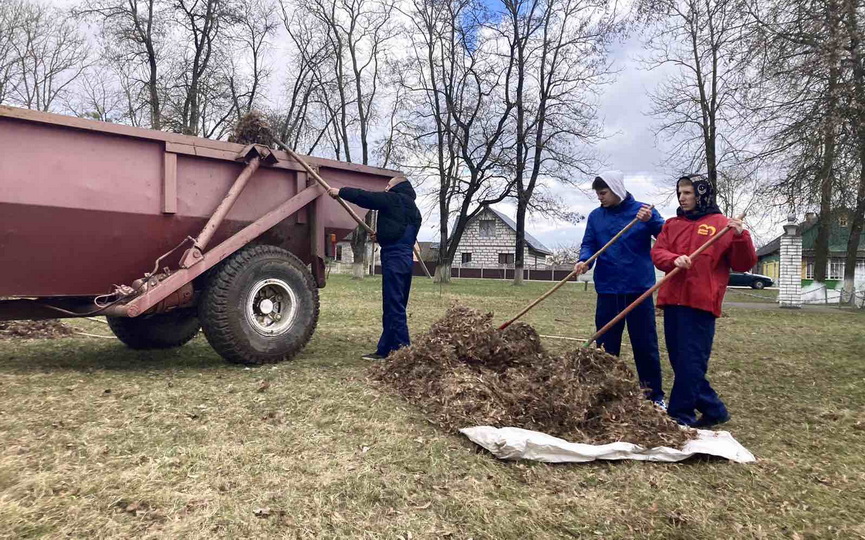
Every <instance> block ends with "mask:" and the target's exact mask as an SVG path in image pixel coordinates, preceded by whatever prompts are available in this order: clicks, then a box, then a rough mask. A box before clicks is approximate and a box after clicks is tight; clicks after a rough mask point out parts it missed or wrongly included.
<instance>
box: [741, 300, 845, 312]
mask: <svg viewBox="0 0 865 540" xmlns="http://www.w3.org/2000/svg"><path fill="white" fill-rule="evenodd" d="M724 307H725V308H730V307H732V308H742V309H759V310H764V311H768V310H773V309H774V310H782V309H783V310H787V309H791V308H782V307H778V304H777V303H775V302H727V301H725V302H724ZM801 309H803V310H805V311H808V312H814V313H855V312H856V311H857V310H854V309H852V308H838V307H832V306H815V305H804V306H802V308H801Z"/></svg>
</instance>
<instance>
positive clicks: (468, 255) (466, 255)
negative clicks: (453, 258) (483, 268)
mask: <svg viewBox="0 0 865 540" xmlns="http://www.w3.org/2000/svg"><path fill="white" fill-rule="evenodd" d="M461 255H462V261H463V264H466V263H470V262H472V254H471V253H461Z"/></svg>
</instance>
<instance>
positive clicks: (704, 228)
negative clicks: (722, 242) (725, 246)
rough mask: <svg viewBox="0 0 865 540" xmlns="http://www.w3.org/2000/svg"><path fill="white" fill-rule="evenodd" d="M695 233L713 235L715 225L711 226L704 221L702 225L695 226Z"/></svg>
mask: <svg viewBox="0 0 865 540" xmlns="http://www.w3.org/2000/svg"><path fill="white" fill-rule="evenodd" d="M697 234H700V235H703V236H715V227H712V226H711V225H706V224H705V223H703V224H702V225H700V226H699V227H697Z"/></svg>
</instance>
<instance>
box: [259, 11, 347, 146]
mask: <svg viewBox="0 0 865 540" xmlns="http://www.w3.org/2000/svg"><path fill="white" fill-rule="evenodd" d="M280 5H281V7H282V22H283V25H284V27H285V30H286V33H287V34H288V37H289V40H290V43H291V45H292V50H291V54H290V55H289V57H288V64H289V65H290V66H291V69H290V70H289V73H288V78H287V80H286V81H285V83H284V85H285V95H286V98H287V103H286V104H285V105H283V106H281V107H278V108H277V110H276V111H274V113H273V119H274V122H273V123H274V125H275V126H278V133H279V135H280V138H281V139H282V141H284V142H285V143H286V144H287V145H289V146H290V147H291V148H293V149H295V150H297V151H299V152H302V153H305V154H312V153H314V152H315V151H316V148H317V147H318V145H319V144H320V143H321V141H322V139H323V138H325V136H326V134H327V132H328V130H330V129H331V125H332V123H333V120H334V115H333V114H328V113H329V109H328V108H327V107H326V106H325V103H324V102H323V101H322V98H326V97H327V96H326V94H328V91H329V89H330V86H329V85H325V86H324V87H322V85H321V84H319V83H320V82H321V80H320V76H321V75H322V74H324V73H326V71H327V70H326V69H324V67H323V66H324V65H325V64H326V63H327V62H329V58H328V56H329V54H330V49H329V48H328V43H327V41H326V39H325V38H324V36H323V35H322V34H321V33H320V32H318V31H317V28H316V26H315V24H314V23H313V22H312V21H313V20H314V19H313V18H312V16H311V15H309V14H307V13H305V12H303V11H301V10H295V9H293V8H290V7H288V6H287V5H286V3H284V2H283V3H281V4H280ZM301 145H303V146H301Z"/></svg>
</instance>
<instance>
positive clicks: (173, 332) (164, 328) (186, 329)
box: [106, 309, 201, 350]
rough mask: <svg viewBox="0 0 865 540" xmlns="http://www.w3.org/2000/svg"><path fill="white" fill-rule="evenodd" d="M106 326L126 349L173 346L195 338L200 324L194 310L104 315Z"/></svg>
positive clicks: (169, 347)
mask: <svg viewBox="0 0 865 540" xmlns="http://www.w3.org/2000/svg"><path fill="white" fill-rule="evenodd" d="M106 319H107V320H108V327H109V328H111V331H112V332H114V335H115V336H117V339H119V340H120V341H122V342H123V344H124V345H126V346H127V347H129V348H130V349H136V350H147V349H173V348H174V347H180V346H181V345H184V344H185V343H186V342H187V341H189V340H191V339H192V338H194V337H195V334H197V333H198V330H199V329H200V328H201V324H200V323H199V322H198V314H197V313H196V311H195V309H175V310H174V311H169V312H168V313H154V314H153V315H141V316H139V317H131V318H130V317H106Z"/></svg>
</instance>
